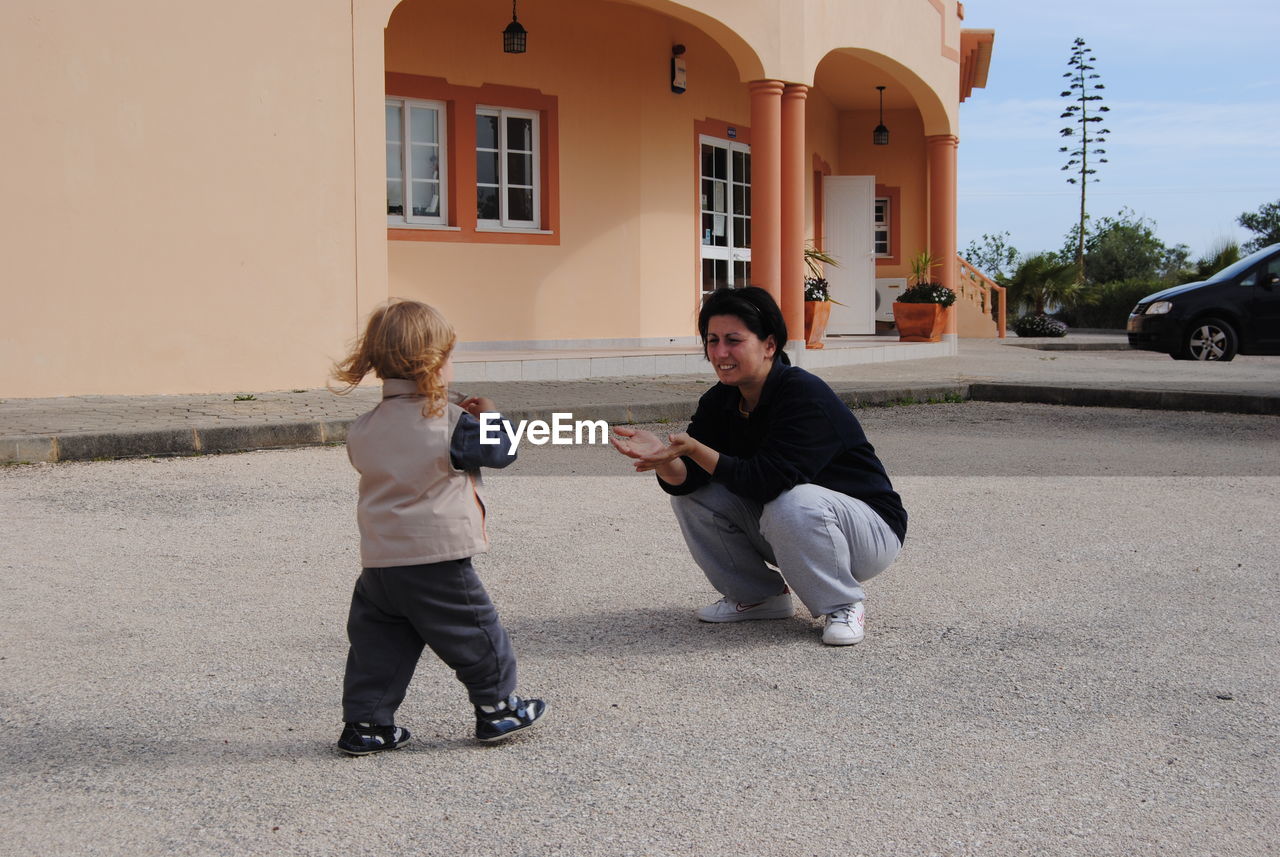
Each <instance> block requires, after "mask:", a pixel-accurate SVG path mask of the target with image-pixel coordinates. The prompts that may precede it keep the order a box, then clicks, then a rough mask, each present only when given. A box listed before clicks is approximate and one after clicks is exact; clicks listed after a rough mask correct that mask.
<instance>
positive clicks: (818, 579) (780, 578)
mask: <svg viewBox="0 0 1280 857" xmlns="http://www.w3.org/2000/svg"><path fill="white" fill-rule="evenodd" d="M671 506H672V508H673V509H674V510H675V513H676V520H677V521H679V522H680V531H681V532H682V533H683V534H684V540H685V543H686V544H687V545H688V546H689V553H691V554H692V555H693V561H694V562H696V563H697V564H698V567H699V568H701V569H702V571H703V573H704V574H706V576H707V580H709V581H711V585H712V586H714V587H715V588H716V589H717V590H718V591H719V592H720V594H722V595H725V596H727V597H729V598H732V599H733V600H735V601H738V602H740V603H743V604H753V603H756V602H759V601H763V600H764V599H766V598H769V597H770V596H773V595H777V594H779V593H780V592H782V591H783V588H784V585H789V586H790V587H791V590H792V591H793V592H795V594H796V596H797V597H798V598H799V599H800V601H801V602H802V603H803V604H804V605H805V607H808V608H809V612H810V613H812V614H813V615H814V616H821V615H823V614H826V613H832V612H834V611H836V610H838V609H840V608H841V607H848V606H850V605H852V604H855V603H857V602H859V601H861V600H863V597H864V596H863V592H862V586H861V585H860V584H861V582H862V581H864V580H868V579H870V578H872V577H874V576H875V575H877V574H879V573H880V572H882V571H884V570H885V569H886V568H888V567H889V564H890V563H892V562H893V560H894V559H895V558H896V557H897V556H898V552H899V551H901V550H902V543H901V542H900V541H899V540H898V537H897V535H895V534H894V532H893V530H892V529H891V528H890V527H889V525H888V524H886V523H885V521H884V519H883V518H881V517H880V516H879V515H877V514H876V512H875V510H873V509H872V508H871V507H870V506H868V505H867V504H866V503H864V502H862V501H861V500H858V499H855V498H853V497H850V496H848V495H847V494H841V493H839V492H837V491H832V490H830V489H827V488H823V487H821V486H820V485H807V484H806V485H797V486H795V487H794V488H792V489H790V490H789V491H784V492H782V493H781V494H779V495H778V496H777V497H775V498H774V499H773V500H770V501H769V502H768V503H765V504H764V505H763V506H762V505H761V504H759V503H757V502H755V501H753V500H748V499H746V498H745V497H741V496H739V495H737V494H735V493H733V492H732V491H730V490H729V489H728V488H726V487H724V486H723V485H721V484H720V483H718V482H711V483H709V484H707V485H704V486H703V487H702V488H699V489H698V490H696V491H694V492H693V493H691V494H685V495H682V496H673V497H672V498H671ZM769 565H773V566H776V567H777V569H778V570H777V571H775V570H774V569H773V568H770V567H769ZM779 572H781V573H779ZM784 582H785V584H784Z"/></svg>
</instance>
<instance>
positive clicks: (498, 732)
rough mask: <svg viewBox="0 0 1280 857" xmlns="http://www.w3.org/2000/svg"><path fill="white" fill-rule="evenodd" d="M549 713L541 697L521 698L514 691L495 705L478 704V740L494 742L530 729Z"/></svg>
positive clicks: (488, 742)
mask: <svg viewBox="0 0 1280 857" xmlns="http://www.w3.org/2000/svg"><path fill="white" fill-rule="evenodd" d="M546 713H547V704H546V703H545V702H543V701H542V700H541V699H521V698H520V697H519V696H516V695H515V694H514V693H513V694H511V696H509V697H507V698H506V699H503V700H499V701H498V702H497V703H495V704H493V705H477V706H476V740H477V741H484V742H485V743H487V744H492V743H495V742H497V741H505V740H506V739H508V738H510V737H511V736H512V735H514V734H516V733H517V732H519V731H520V730H521V729H528V728H529V727H530V726H532V725H533V724H535V723H537V722H538V719H539V718H541V717H542V715H543V714H546Z"/></svg>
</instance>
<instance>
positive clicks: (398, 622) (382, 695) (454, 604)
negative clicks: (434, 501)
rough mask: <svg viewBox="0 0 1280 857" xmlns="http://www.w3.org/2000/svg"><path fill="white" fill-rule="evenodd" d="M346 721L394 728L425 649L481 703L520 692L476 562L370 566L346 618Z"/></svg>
mask: <svg viewBox="0 0 1280 857" xmlns="http://www.w3.org/2000/svg"><path fill="white" fill-rule="evenodd" d="M347 637H348V639H350V641H351V648H350V649H349V650H348V652H347V673H346V678H345V679H344V681H343V689H342V719H343V720H345V721H346V722H348V723H381V724H391V723H394V722H395V720H394V718H395V712H396V709H397V708H399V707H400V703H401V702H403V701H404V696H405V692H406V691H407V690H408V689H409V681H410V680H411V679H412V678H413V671H414V668H415V667H417V665H418V658H419V657H420V656H421V655H422V649H423V647H424V646H430V647H431V651H433V652H435V653H436V655H438V656H439V658H440V660H442V661H444V662H445V663H446V664H447V665H448V666H449V667H450V668H452V669H453V671H454V673H455V674H456V675H457V677H458V680H459V681H461V682H462V683H463V684H464V685H466V687H467V695H468V697H469V698H470V699H471V702H472V703H474V704H476V705H491V704H492V703H494V702H497V701H498V700H500V699H505V698H506V697H508V696H510V695H511V694H512V693H514V692H515V689H516V659H515V655H514V654H513V653H512V651H511V641H510V640H509V639H508V638H507V632H506V630H505V629H504V628H503V627H502V623H501V622H499V621H498V611H497V610H496V609H495V608H494V606H493V602H492V601H490V600H489V595H488V593H487V592H485V590H484V585H483V584H482V583H481V582H480V578H479V576H477V575H476V571H475V569H474V568H472V566H471V560H470V559H458V560H450V561H448V562H436V563H432V564H430V565H412V566H400V567H397V568H366V569H364V571H362V572H361V573H360V578H359V579H358V580H357V581H356V588H355V592H353V593H352V595H351V613H350V616H349V617H348V619H347Z"/></svg>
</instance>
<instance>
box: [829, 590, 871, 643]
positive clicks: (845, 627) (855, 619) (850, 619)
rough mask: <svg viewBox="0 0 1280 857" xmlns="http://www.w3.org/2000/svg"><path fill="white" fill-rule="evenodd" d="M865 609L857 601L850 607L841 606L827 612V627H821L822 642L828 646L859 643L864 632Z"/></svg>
mask: <svg viewBox="0 0 1280 857" xmlns="http://www.w3.org/2000/svg"><path fill="white" fill-rule="evenodd" d="M865 625H866V610H865V609H863V606H862V602H861V601H859V602H858V603H857V604H854V605H853V606H852V607H842V608H840V609H839V610H837V611H836V612H834V613H828V614H827V627H825V628H823V629H822V642H824V643H826V644H827V645H828V646H852V645H853V644H854V643H861V642H862V638H863V636H865V633H864V631H863V626H865Z"/></svg>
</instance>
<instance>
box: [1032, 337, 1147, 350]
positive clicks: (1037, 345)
mask: <svg viewBox="0 0 1280 857" xmlns="http://www.w3.org/2000/svg"><path fill="white" fill-rule="evenodd" d="M1008 344H1009V345H1010V346H1012V347H1013V348H1031V349H1034V350H1036V351H1130V350H1131V349H1130V348H1129V342H1128V340H1124V341H1122V342H1010V343H1008Z"/></svg>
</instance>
